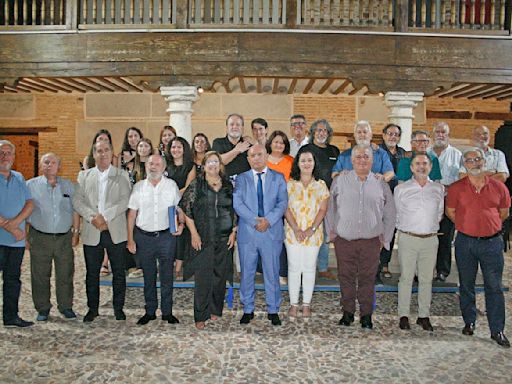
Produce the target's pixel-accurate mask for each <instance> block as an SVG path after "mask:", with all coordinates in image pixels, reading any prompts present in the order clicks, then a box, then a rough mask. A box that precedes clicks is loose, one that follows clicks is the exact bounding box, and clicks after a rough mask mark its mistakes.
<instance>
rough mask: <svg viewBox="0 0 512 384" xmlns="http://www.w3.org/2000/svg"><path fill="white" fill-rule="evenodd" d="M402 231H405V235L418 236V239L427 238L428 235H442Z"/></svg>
mask: <svg viewBox="0 0 512 384" xmlns="http://www.w3.org/2000/svg"><path fill="white" fill-rule="evenodd" d="M400 232H402V233H405V234H406V235H409V236H412V237H419V238H420V239H427V238H429V237H434V236H439V235H442V233H437V232H436V233H426V234H424V235H422V234H420V233H412V232H407V231H400Z"/></svg>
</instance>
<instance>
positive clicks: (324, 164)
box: [297, 143, 340, 188]
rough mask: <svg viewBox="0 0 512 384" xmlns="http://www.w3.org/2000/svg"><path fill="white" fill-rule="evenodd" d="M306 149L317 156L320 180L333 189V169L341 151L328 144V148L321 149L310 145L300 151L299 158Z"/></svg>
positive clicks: (312, 144)
mask: <svg viewBox="0 0 512 384" xmlns="http://www.w3.org/2000/svg"><path fill="white" fill-rule="evenodd" d="M306 149H309V150H310V151H311V152H313V153H314V154H315V157H316V159H317V160H318V169H319V171H320V179H322V180H323V181H325V184H326V185H327V188H331V183H332V177H331V174H332V167H334V164H336V160H337V159H338V156H339V154H340V150H339V149H338V148H337V147H335V146H334V145H331V144H327V146H326V147H319V146H318V145H316V144H314V143H309V144H306V145H304V146H303V147H301V148H300V149H299V152H298V153H297V156H299V155H300V153H301V152H302V151H304V150H306Z"/></svg>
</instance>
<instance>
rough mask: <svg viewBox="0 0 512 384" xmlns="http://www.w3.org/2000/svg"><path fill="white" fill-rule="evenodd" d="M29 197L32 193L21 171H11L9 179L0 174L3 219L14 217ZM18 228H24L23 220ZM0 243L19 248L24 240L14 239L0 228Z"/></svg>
mask: <svg viewBox="0 0 512 384" xmlns="http://www.w3.org/2000/svg"><path fill="white" fill-rule="evenodd" d="M31 199H32V195H31V194H30V190H29V189H28V187H27V184H26V183H25V179H24V178H23V175H22V174H21V173H19V172H16V171H11V175H10V177H9V179H6V178H5V177H4V176H3V175H0V216H2V217H3V218H5V219H13V218H15V217H16V216H18V215H19V213H20V212H21V210H22V209H23V207H24V206H25V204H26V202H27V200H31ZM18 228H19V229H21V230H22V231H24V230H25V220H23V221H22V222H21V223H20V225H19V227H18ZM0 245H4V246H7V247H16V248H21V247H24V246H25V240H20V241H16V239H15V238H14V236H13V235H11V234H10V233H9V232H7V231H6V230H5V229H3V228H0Z"/></svg>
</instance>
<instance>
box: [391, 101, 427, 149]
mask: <svg viewBox="0 0 512 384" xmlns="http://www.w3.org/2000/svg"><path fill="white" fill-rule="evenodd" d="M422 100H423V92H395V91H391V92H387V93H386V95H385V96H384V103H385V104H386V106H387V107H388V108H389V109H390V110H391V113H390V114H389V122H390V123H395V124H398V125H399V126H400V128H402V137H401V138H400V144H399V145H400V146H401V147H403V148H405V149H406V150H408V151H409V150H411V133H412V121H413V119H414V115H413V114H412V110H413V108H415V107H416V106H417V105H418V103H419V102H420V101H422Z"/></svg>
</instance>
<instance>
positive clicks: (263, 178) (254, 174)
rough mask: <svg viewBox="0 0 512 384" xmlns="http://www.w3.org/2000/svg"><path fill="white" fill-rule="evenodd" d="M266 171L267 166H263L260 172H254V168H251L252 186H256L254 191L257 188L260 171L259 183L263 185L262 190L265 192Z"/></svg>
mask: <svg viewBox="0 0 512 384" xmlns="http://www.w3.org/2000/svg"><path fill="white" fill-rule="evenodd" d="M267 172H268V167H265V168H264V169H263V170H262V171H261V172H256V171H255V170H254V169H252V177H253V179H254V188H256V191H257V190H258V173H261V184H262V185H263V192H265V179H266V176H267Z"/></svg>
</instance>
